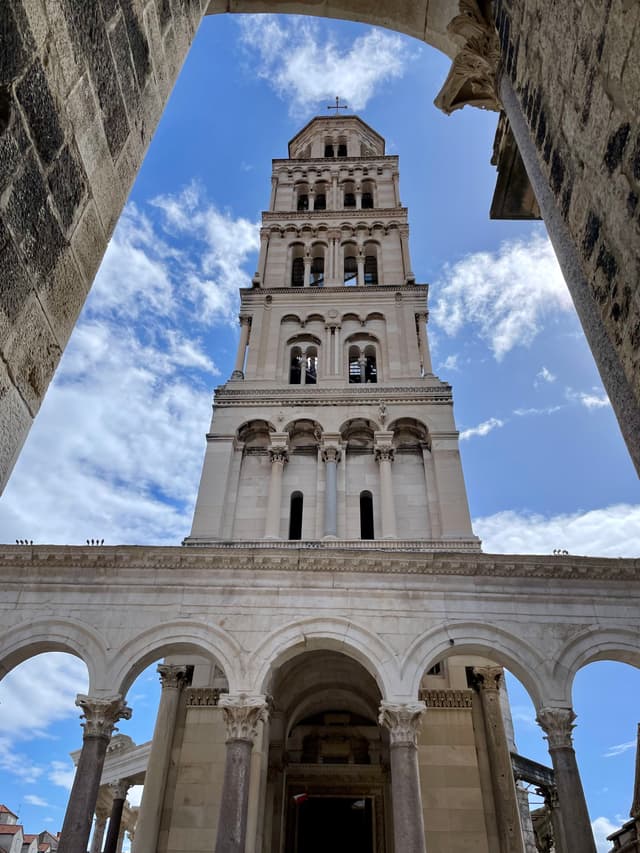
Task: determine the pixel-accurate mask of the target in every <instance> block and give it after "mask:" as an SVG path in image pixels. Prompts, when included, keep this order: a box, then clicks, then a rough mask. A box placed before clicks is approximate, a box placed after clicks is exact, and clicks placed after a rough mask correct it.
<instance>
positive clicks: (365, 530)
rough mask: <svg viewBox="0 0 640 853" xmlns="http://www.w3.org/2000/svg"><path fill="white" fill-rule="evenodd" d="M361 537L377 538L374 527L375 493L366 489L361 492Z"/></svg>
mask: <svg viewBox="0 0 640 853" xmlns="http://www.w3.org/2000/svg"><path fill="white" fill-rule="evenodd" d="M360 538H361V539H375V536H374V529H373V495H372V494H371V492H369V491H366V490H365V491H363V492H360Z"/></svg>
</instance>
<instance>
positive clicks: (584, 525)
mask: <svg viewBox="0 0 640 853" xmlns="http://www.w3.org/2000/svg"><path fill="white" fill-rule="evenodd" d="M473 527H474V530H475V532H476V533H477V534H478V536H480V538H481V539H482V543H483V545H482V547H483V549H484V550H485V551H487V552H489V553H492V552H493V553H500V554H551V553H553V551H554V549H557V548H562V549H566V550H567V551H569V553H570V554H576V555H580V554H588V555H589V556H600V557H637V556H638V554H640V505H629V504H617V505H614V506H609V507H603V508H602V509H594V510H591V511H589V512H576V513H571V514H565V515H554V516H544V515H540V514H537V513H523V512H514V511H512V510H508V511H505V512H498V513H496V514H495V515H490V516H485V517H484V518H476V519H475V520H474V522H473Z"/></svg>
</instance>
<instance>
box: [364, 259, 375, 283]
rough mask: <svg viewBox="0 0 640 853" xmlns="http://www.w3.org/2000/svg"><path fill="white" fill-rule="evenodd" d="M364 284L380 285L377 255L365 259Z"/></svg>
mask: <svg viewBox="0 0 640 853" xmlns="http://www.w3.org/2000/svg"><path fill="white" fill-rule="evenodd" d="M364 283H365V284H377V283H378V259H377V258H376V257H375V255H367V257H366V258H365V259H364Z"/></svg>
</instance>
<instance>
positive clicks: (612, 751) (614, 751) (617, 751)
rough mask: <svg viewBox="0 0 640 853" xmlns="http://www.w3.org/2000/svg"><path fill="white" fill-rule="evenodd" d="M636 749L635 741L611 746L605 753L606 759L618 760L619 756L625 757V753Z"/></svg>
mask: <svg viewBox="0 0 640 853" xmlns="http://www.w3.org/2000/svg"><path fill="white" fill-rule="evenodd" d="M635 748H636V742H635V740H628V741H627V742H626V743H617V744H616V745H615V746H610V747H609V749H608V750H607V751H606V752H605V753H604V755H603V757H604V758H616V757H617V756H618V755H624V753H625V752H629V750H630V749H635Z"/></svg>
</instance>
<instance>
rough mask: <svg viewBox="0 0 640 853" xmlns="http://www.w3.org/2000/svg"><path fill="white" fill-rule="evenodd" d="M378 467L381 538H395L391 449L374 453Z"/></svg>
mask: <svg viewBox="0 0 640 853" xmlns="http://www.w3.org/2000/svg"><path fill="white" fill-rule="evenodd" d="M375 455H376V460H377V461H378V465H379V466H380V502H381V505H382V538H383V539H395V538H396V510H395V506H394V503H393V479H392V476H391V460H392V459H393V449H392V448H391V447H378V448H376V451H375Z"/></svg>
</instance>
